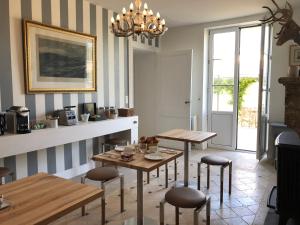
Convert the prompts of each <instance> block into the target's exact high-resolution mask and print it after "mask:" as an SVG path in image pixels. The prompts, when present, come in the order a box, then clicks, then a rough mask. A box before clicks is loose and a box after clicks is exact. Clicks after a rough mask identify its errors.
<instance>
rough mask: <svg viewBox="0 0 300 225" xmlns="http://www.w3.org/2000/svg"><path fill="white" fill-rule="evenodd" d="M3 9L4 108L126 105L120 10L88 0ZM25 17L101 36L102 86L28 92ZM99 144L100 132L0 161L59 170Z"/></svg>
mask: <svg viewBox="0 0 300 225" xmlns="http://www.w3.org/2000/svg"><path fill="white" fill-rule="evenodd" d="M0 14H1V21H0V26H1V28H2V32H1V33H0V39H1V43H0V56H2V57H1V59H2V60H1V61H0V74H1V76H0V110H5V109H6V108H8V107H10V106H12V105H25V106H27V107H28V108H29V109H30V120H44V119H45V117H46V114H47V113H52V112H53V111H54V110H56V109H61V108H63V106H67V105H75V106H77V107H78V108H77V109H78V110H79V113H78V115H79V114H80V110H81V106H82V105H81V104H82V103H85V102H96V103H97V105H98V107H100V106H116V107H124V106H126V104H125V103H126V96H127V98H128V96H129V82H130V79H129V78H128V76H129V66H128V63H129V55H128V54H129V53H128V52H129V48H130V47H129V41H128V40H129V39H128V38H117V37H115V36H114V35H113V34H112V33H111V32H110V30H109V26H110V22H109V21H110V17H111V16H112V15H116V14H115V13H113V12H112V11H109V10H107V9H105V8H102V7H101V6H99V5H94V4H91V3H89V1H86V0H13V1H0ZM22 20H33V21H37V22H42V23H44V24H48V25H53V26H58V27H63V28H66V29H70V30H73V31H78V32H83V33H87V34H91V35H95V36H97V43H96V44H97V52H96V53H97V57H96V58H97V61H96V65H97V88H98V89H97V92H96V93H82V94H81V93H64V94H25V90H24V68H23V67H24V64H23V58H24V56H23V52H22V51H20V49H22V47H23V39H22V23H21V22H22ZM130 41H131V38H130ZM142 42H143V41H142ZM143 44H145V45H148V41H147V40H146V39H145V40H144V43H143ZM155 45H156V47H157V44H156V43H155ZM151 46H153V44H152V45H151ZM127 106H128V105H127ZM99 148H100V143H99V138H93V139H90V140H84V141H80V142H75V143H69V144H65V145H63V146H53V147H51V148H48V149H40V150H36V151H33V152H29V153H26V154H21V155H17V156H10V157H6V158H3V159H0V165H2V166H7V167H9V168H10V170H11V171H13V172H15V174H16V178H17V179H20V178H22V177H25V176H30V175H33V174H36V173H37V172H48V173H50V174H55V173H60V172H63V171H65V170H69V169H72V168H77V167H79V166H80V165H84V164H86V163H87V162H88V161H89V159H90V157H91V155H92V154H97V153H98V152H99ZM6 179H7V181H10V178H9V177H8V178H6Z"/></svg>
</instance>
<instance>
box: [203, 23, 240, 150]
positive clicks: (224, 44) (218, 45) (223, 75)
mask: <svg viewBox="0 0 300 225" xmlns="http://www.w3.org/2000/svg"><path fill="white" fill-rule="evenodd" d="M238 35H239V29H238V28H226V29H219V30H214V31H211V32H210V39H209V45H210V53H209V87H208V91H209V99H208V127H209V130H210V131H212V132H216V133H217V134H218V135H217V137H215V138H213V139H212V140H211V141H210V143H209V146H210V147H215V148H222V149H230V150H233V149H235V146H236V125H237V105H236V104H237V103H236V102H237V101H236V99H237V92H238V87H237V85H235V84H237V81H238V63H237V60H238V50H239V43H238V42H239V36H238Z"/></svg>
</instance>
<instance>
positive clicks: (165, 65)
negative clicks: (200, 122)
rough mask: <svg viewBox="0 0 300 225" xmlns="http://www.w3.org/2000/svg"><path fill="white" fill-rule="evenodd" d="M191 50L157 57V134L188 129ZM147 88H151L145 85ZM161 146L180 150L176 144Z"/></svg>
mask: <svg viewBox="0 0 300 225" xmlns="http://www.w3.org/2000/svg"><path fill="white" fill-rule="evenodd" d="M191 77H192V50H184V51H176V52H169V53H163V54H160V55H159V57H158V86H157V87H158V90H157V91H158V92H157V97H158V99H157V103H158V105H157V109H156V110H157V120H156V122H157V123H156V127H157V133H161V132H165V131H168V130H170V129H174V128H182V129H188V130H189V129H190V128H191V115H190V114H191V112H190V107H191V106H190V98H191ZM149 85H151V84H149ZM161 144H162V145H164V146H169V147H173V148H182V147H183V144H182V143H180V142H174V141H166V140H161Z"/></svg>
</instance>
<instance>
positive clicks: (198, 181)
mask: <svg viewBox="0 0 300 225" xmlns="http://www.w3.org/2000/svg"><path fill="white" fill-rule="evenodd" d="M197 173H198V180H197V183H198V185H197V186H198V190H200V181H201V162H200V163H198V170H197Z"/></svg>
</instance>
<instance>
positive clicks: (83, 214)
mask: <svg viewBox="0 0 300 225" xmlns="http://www.w3.org/2000/svg"><path fill="white" fill-rule="evenodd" d="M81 183H82V184H85V177H81ZM85 215H86V212H85V206H82V207H81V216H85Z"/></svg>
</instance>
